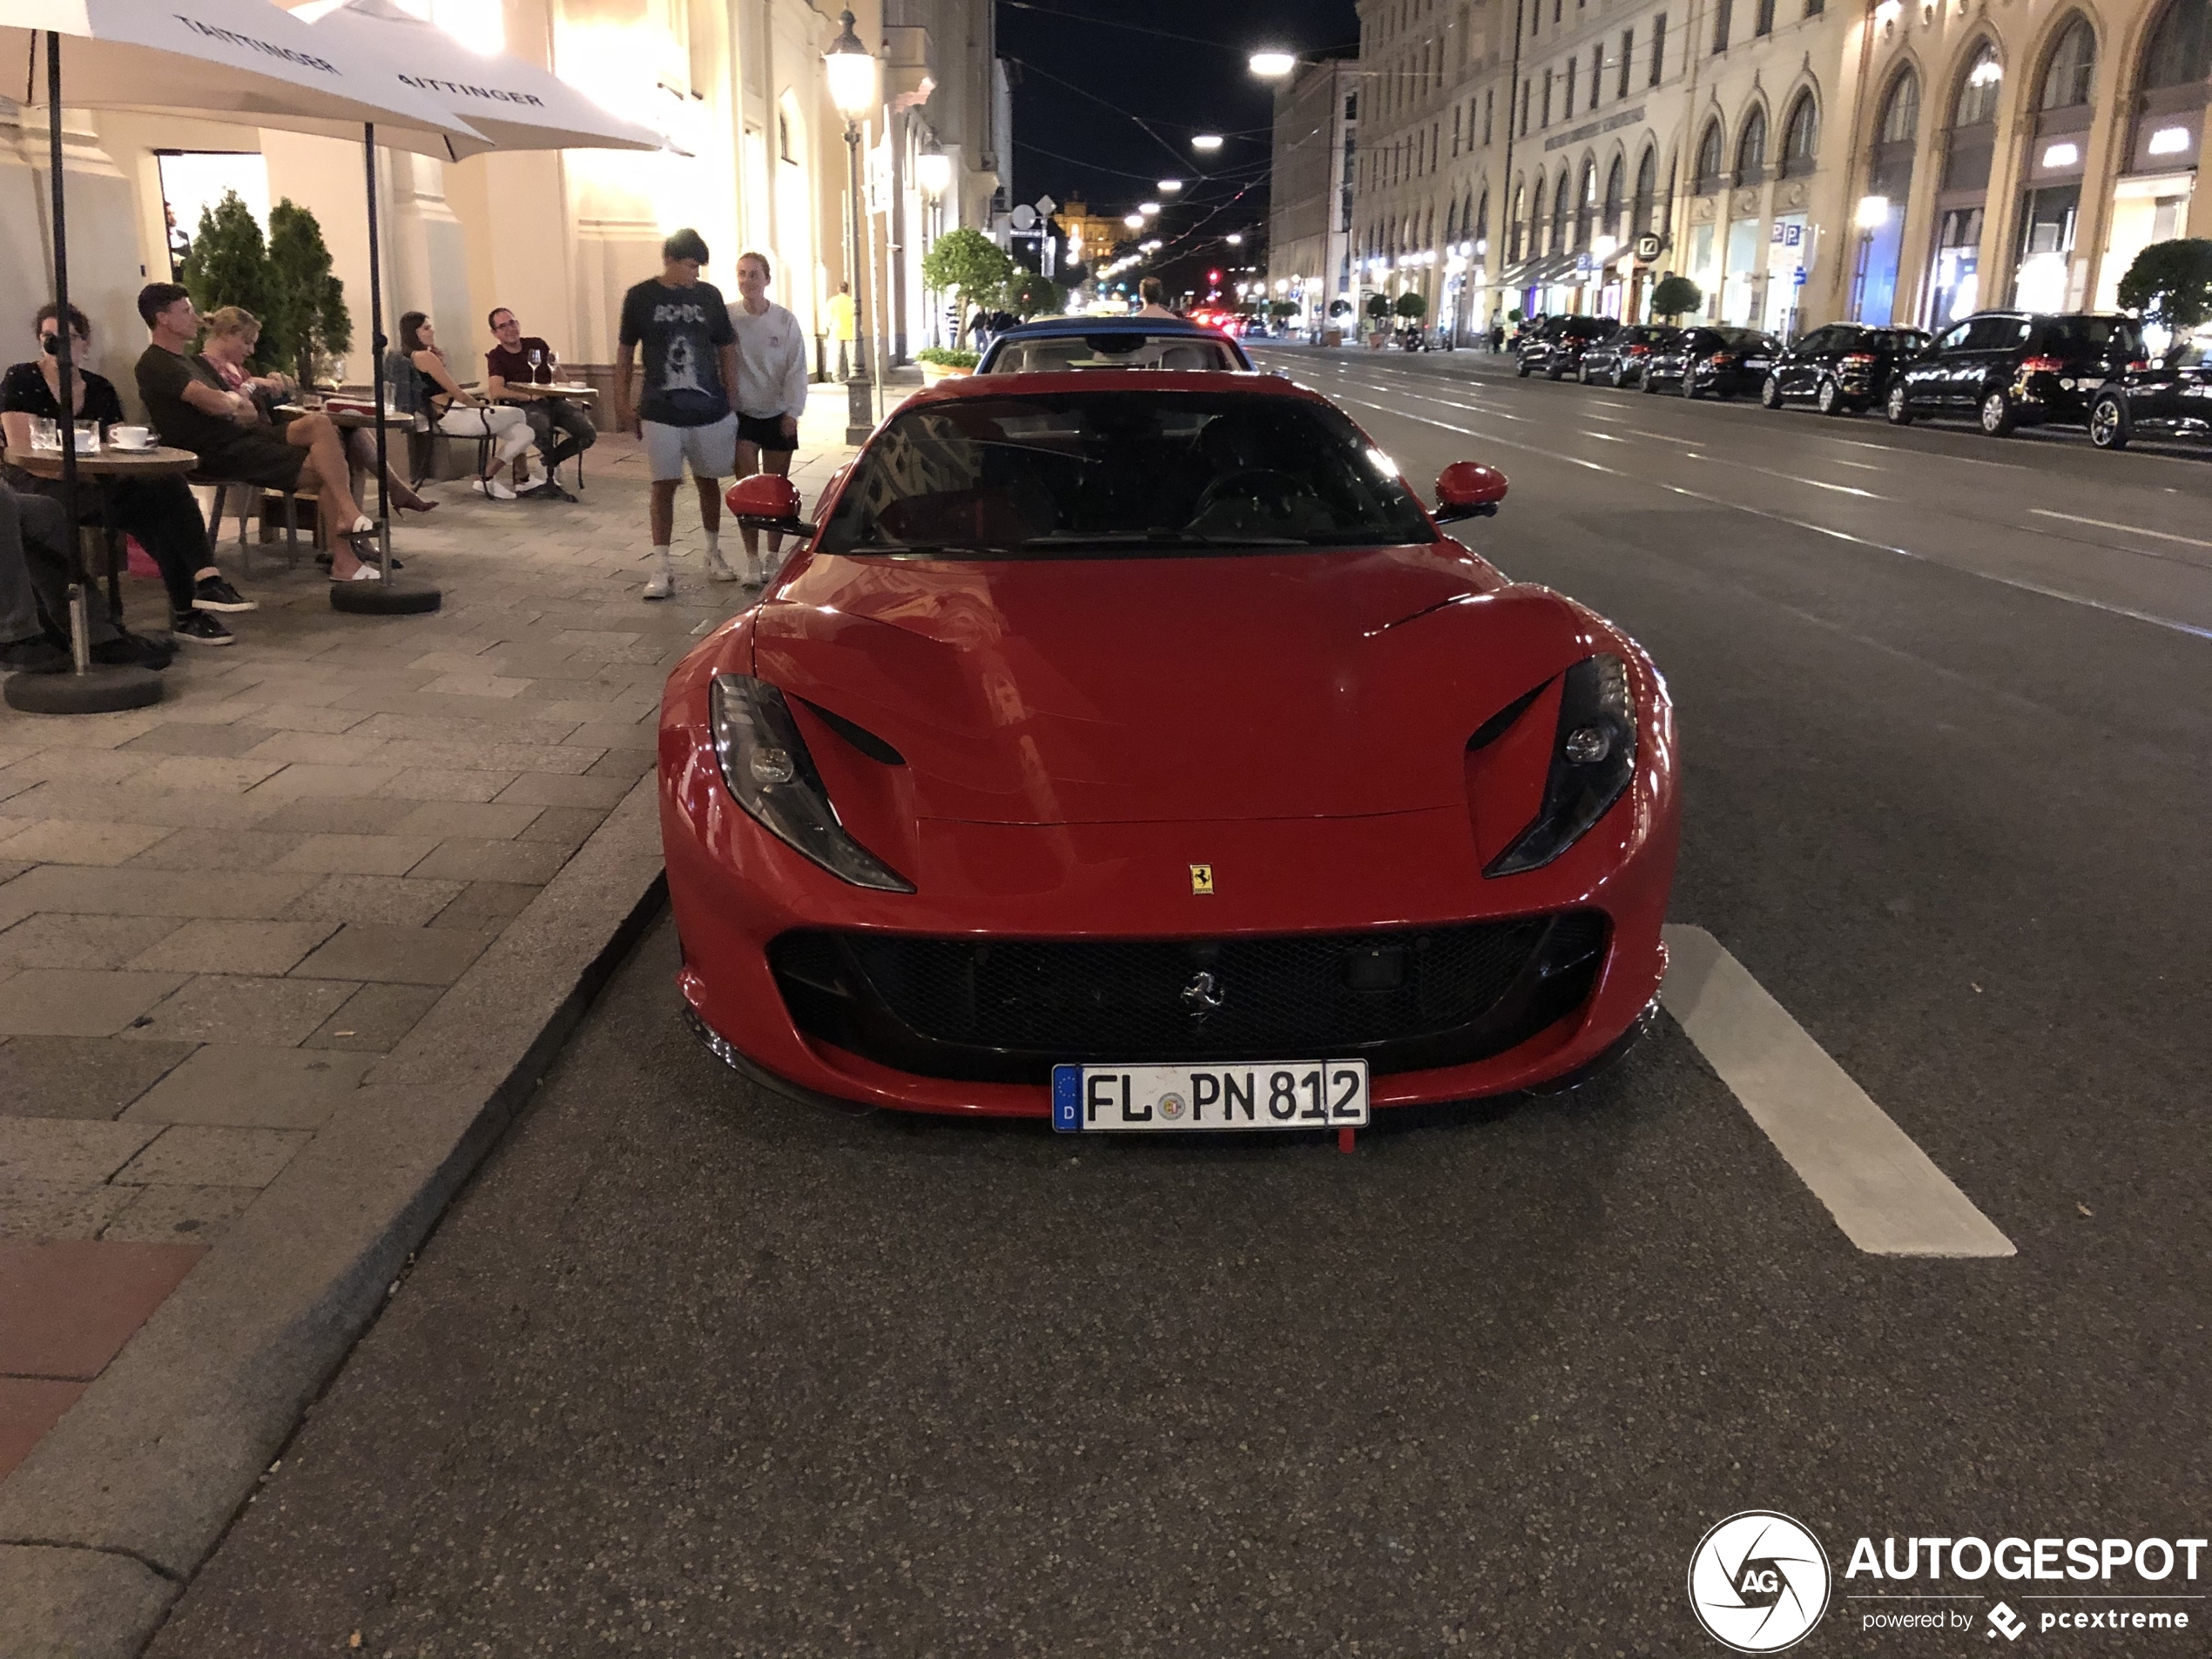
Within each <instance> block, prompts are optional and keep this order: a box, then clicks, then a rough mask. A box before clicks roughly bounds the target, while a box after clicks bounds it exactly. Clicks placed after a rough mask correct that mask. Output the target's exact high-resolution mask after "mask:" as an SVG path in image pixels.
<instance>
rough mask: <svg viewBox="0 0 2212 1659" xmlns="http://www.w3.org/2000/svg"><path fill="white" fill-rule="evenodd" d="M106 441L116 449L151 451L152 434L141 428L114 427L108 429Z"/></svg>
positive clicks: (148, 430) (147, 429)
mask: <svg viewBox="0 0 2212 1659" xmlns="http://www.w3.org/2000/svg"><path fill="white" fill-rule="evenodd" d="M107 435H108V441H109V442H111V443H112V444H114V446H115V447H116V448H118V449H151V448H153V433H152V431H151V430H150V429H149V428H145V427H142V426H114V427H110V428H108V434H107Z"/></svg>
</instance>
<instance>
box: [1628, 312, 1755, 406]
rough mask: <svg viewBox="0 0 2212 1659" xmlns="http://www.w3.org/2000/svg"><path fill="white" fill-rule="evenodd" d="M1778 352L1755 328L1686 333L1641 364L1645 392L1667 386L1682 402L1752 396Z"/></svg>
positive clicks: (1689, 331)
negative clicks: (1708, 396) (1712, 396)
mask: <svg viewBox="0 0 2212 1659" xmlns="http://www.w3.org/2000/svg"><path fill="white" fill-rule="evenodd" d="M1781 349H1782V347H1781V346H1780V344H1779V343H1778V342H1777V341H1776V340H1775V338H1774V336H1773V335H1772V334H1761V333H1760V332H1759V331H1758V330H1757V329H1756V328H1714V327H1696V328H1685V329H1683V331H1682V333H1681V334H1680V335H1679V336H1678V337H1676V339H1674V340H1671V341H1668V342H1667V344H1666V346H1665V347H1664V349H1654V350H1653V352H1652V354H1651V356H1650V358H1649V360H1648V361H1646V362H1645V364H1644V368H1643V389H1644V390H1645V391H1647V392H1656V391H1658V390H1659V389H1660V388H1662V387H1663V386H1669V385H1671V386H1672V387H1673V388H1675V389H1676V391H1678V392H1680V393H1681V394H1682V395H1683V396H1684V397H1703V396H1704V395H1706V394H1707V393H1708V392H1713V393H1716V394H1718V395H1720V396H1722V397H1734V396H1735V395H1737V393H1739V392H1756V391H1757V390H1758V389H1759V388H1760V387H1762V386H1764V384H1765V383H1766V376H1767V370H1768V369H1770V368H1772V367H1773V366H1774V356H1775V354H1776V353H1777V352H1778V351H1780V350H1781Z"/></svg>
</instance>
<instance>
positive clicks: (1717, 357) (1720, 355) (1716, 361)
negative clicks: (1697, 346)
mask: <svg viewBox="0 0 2212 1659" xmlns="http://www.w3.org/2000/svg"><path fill="white" fill-rule="evenodd" d="M1705 361H1707V362H1709V363H1710V364H1712V365H1713V367H1714V368H1719V367H1720V366H1721V365H1722V364H1723V363H1725V362H1726V361H1728V354H1727V353H1726V352H1724V351H1716V352H1715V353H1714V354H1712V355H1711V356H1710V357H1708V358H1707V359H1706V360H1705Z"/></svg>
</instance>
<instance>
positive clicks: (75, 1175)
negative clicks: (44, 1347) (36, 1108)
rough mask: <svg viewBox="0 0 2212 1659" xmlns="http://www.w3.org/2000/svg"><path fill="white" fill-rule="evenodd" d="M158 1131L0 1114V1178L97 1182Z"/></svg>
mask: <svg viewBox="0 0 2212 1659" xmlns="http://www.w3.org/2000/svg"><path fill="white" fill-rule="evenodd" d="M160 1132H161V1130H160V1126H159V1125H158V1124H145V1123H100V1122H97V1121H95V1120H93V1119H91V1118H82V1117H0V1179H6V1180H10V1181H52V1182H57V1183H60V1184H64V1185H74V1186H80V1187H94V1186H98V1184H100V1183H101V1182H103V1181H105V1180H107V1179H108V1178H109V1177H111V1176H112V1175H114V1174H115V1173H116V1171H117V1170H120V1169H122V1168H123V1166H124V1165H125V1164H126V1163H130V1161H131V1160H132V1158H133V1157H136V1156H138V1151H139V1150H140V1149H141V1148H143V1147H144V1146H145V1144H146V1143H147V1142H149V1141H151V1140H152V1139H153V1137H154V1136H156V1135H158V1134H159V1133H160ZM4 1369H5V1367H4V1366H0V1370H4Z"/></svg>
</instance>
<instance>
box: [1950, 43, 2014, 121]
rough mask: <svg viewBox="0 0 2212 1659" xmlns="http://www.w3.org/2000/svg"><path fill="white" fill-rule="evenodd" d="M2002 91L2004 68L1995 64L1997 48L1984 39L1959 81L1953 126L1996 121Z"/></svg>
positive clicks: (1952, 116) (1952, 113)
mask: <svg viewBox="0 0 2212 1659" xmlns="http://www.w3.org/2000/svg"><path fill="white" fill-rule="evenodd" d="M2004 90H2005V66H2004V65H2003V64H2000V63H1999V62H1998V61H1997V48H1996V46H1995V44H1993V43H1992V42H1990V41H1988V40H1986V39H1985V40H1984V41H1983V42H1982V43H1981V44H1980V46H1979V47H1978V48H1976V50H1975V51H1974V55H1973V62H1971V63H1969V64H1967V65H1966V74H1965V76H1964V77H1963V78H1961V79H1960V80H1959V98H1958V101H1957V102H1956V103H1954V104H1953V105H1952V106H1951V125H1952V126H1954V127H1979V126H1987V125H1990V124H1991V123H1993V122H1994V121H1995V120H1996V119H1997V100H1998V98H1999V97H2000V95H2001V94H2002V93H2003V91H2004Z"/></svg>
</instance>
